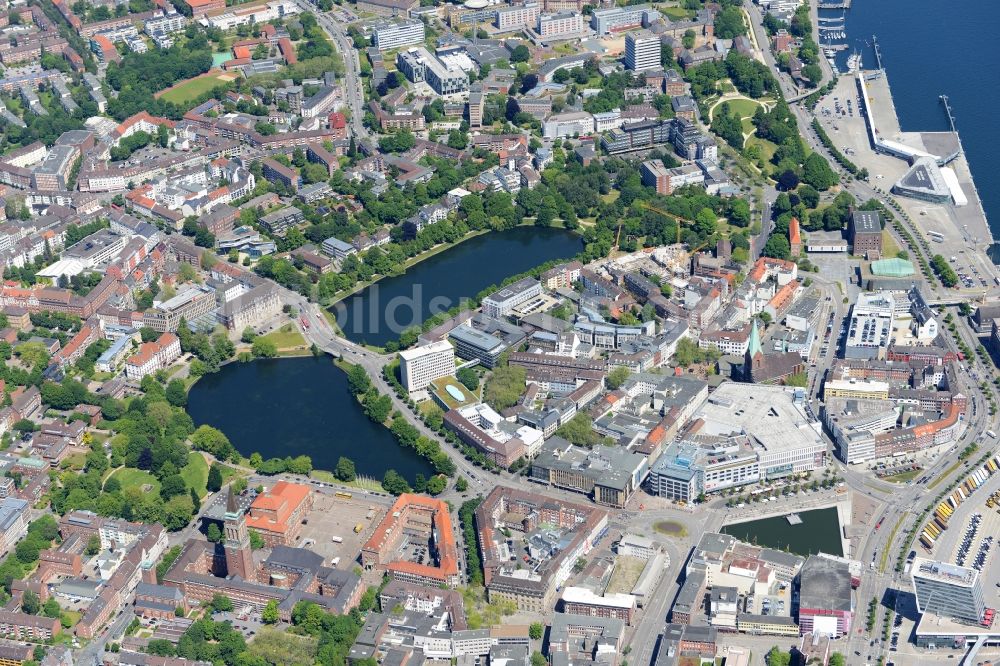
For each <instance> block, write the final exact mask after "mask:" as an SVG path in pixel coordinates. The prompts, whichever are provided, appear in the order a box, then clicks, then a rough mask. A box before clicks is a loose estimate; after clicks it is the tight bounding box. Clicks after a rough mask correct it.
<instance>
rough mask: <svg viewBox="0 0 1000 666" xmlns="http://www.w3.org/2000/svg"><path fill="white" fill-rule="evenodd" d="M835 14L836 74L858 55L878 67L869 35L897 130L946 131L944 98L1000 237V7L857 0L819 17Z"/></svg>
mask: <svg viewBox="0 0 1000 666" xmlns="http://www.w3.org/2000/svg"><path fill="white" fill-rule="evenodd" d="M840 16H843V17H844V18H845V22H844V25H845V26H846V38H844V39H841V40H839V41H840V42H842V43H846V44H847V45H848V47H849V48H848V49H847V50H845V51H840V52H839V53H838V55H837V62H838V64H839V65H840V69H841V71H845V70H846V63H847V58H848V57H849V56H850V54H851V53H852V52H854V51H855V50H857V52H858V53H859V54H861V56H862V58H863V63H864V67H865V68H866V69H875V68H876V67H877V63H876V58H875V52H874V48H873V43H872V36H873V35H874V36H875V37H876V38H877V40H878V45H879V49H880V51H881V56H882V66H883V67H884V68H885V70H886V72H887V73H888V75H889V79H890V81H891V83H892V96H893V101H894V103H895V107H896V112H897V115H898V117H899V123H900V129H901V130H902V131H904V132H934V131H948V130H949V129H950V126H949V125H948V117H947V115H946V114H945V111H944V107H943V106H942V104H941V102H940V100H939V96H940V95H947V96H948V100H949V103H950V104H951V107H952V112H953V113H954V115H955V123H956V128H957V129H958V131H959V134H960V135H961V138H962V146H963V147H964V149H965V153H966V159H967V161H968V163H969V167H970V169H971V171H972V176H973V178H974V179H975V182H976V186H977V189H978V191H979V196H980V198H981V200H982V205H983V209H984V210H985V212H986V217H987V220H988V221H989V223H990V229H991V231H992V232H993V237H994V238H1000V170H998V169H996V168H995V167H994V166H993V165H992V163H991V162H992V160H993V158H994V156H995V154H996V151H997V150H998V149H1000V138H998V135H997V133H996V131H995V125H994V122H993V115H994V113H995V111H996V108H997V106H998V104H1000V87H998V83H1000V81H998V79H997V76H996V72H997V71H998V70H1000V50H998V49H997V48H996V30H997V28H998V27H1000V3H996V2H984V3H975V4H969V5H962V6H958V5H954V4H948V3H941V2H933V1H932V0H856V1H855V2H854V3H852V5H851V8H850V9H848V10H830V11H821V12H820V17H821V18H823V19H825V20H829V19H833V18H836V17H840ZM823 23H824V22H823V21H821V22H820V25H823ZM828 25H829V23H828ZM833 25H836V23H833ZM994 261H996V259H994Z"/></svg>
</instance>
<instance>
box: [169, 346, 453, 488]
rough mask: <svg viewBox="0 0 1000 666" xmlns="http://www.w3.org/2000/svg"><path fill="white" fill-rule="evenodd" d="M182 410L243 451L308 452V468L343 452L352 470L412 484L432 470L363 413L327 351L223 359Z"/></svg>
mask: <svg viewBox="0 0 1000 666" xmlns="http://www.w3.org/2000/svg"><path fill="white" fill-rule="evenodd" d="M187 411H188V413H189V414H190V415H191V418H192V419H194V422H195V424H196V425H201V424H203V423H207V424H208V425H211V426H214V427H216V428H218V429H219V430H221V431H222V432H224V433H225V434H226V436H227V437H229V440H230V441H231V442H232V443H233V445H234V446H235V447H236V448H237V449H238V450H239V451H240V453H242V454H243V455H245V456H249V455H250V454H252V453H254V452H258V453H260V454H261V455H262V456H263V457H264V458H265V459H266V458H284V457H286V456H293V457H294V456H298V455H307V456H309V457H310V458H312V461H313V467H315V468H316V469H325V470H333V468H334V467H335V466H336V464H337V460H338V459H339V458H340V456H346V457H348V458H350V459H351V460H353V461H354V464H355V467H356V469H357V472H358V474H361V475H366V476H370V477H373V478H375V479H378V480H381V479H382V476H383V475H384V474H385V471H386V470H387V469H395V470H396V471H397V472H399V473H400V474H402V475H403V476H405V477H406V478H407V479H409V480H410V481H411V482H412V481H413V478H414V476H415V475H416V474H418V473H420V474H423V475H424V476H427V477H429V476H431V475H432V474H433V473H434V469H433V468H432V467H431V465H430V463H428V462H427V461H426V460H424V459H423V458H421V457H420V456H418V455H417V454H416V452H414V451H413V450H412V449H404V448H403V447H401V446H400V445H399V444H398V443H397V442H396V439H395V437H393V436H392V433H390V432H389V430H388V429H387V428H385V427H383V426H382V425H381V424H378V423H373V422H372V421H370V420H369V419H368V417H367V416H365V414H364V412H363V411H362V408H361V405H359V404H358V402H357V401H356V400H355V398H354V396H352V395H351V392H350V390H349V389H348V387H347V374H346V373H344V372H343V371H341V370H340V369H339V368H337V366H335V365H334V364H333V363H332V361H331V360H330V357H328V356H322V357H318V358H314V357H300V358H283V359H262V360H257V361H252V362H250V363H230V364H228V365H226V366H224V367H223V368H222V369H221V370H220V371H219V372H216V373H214V374H210V375H205V376H204V377H202V378H201V379H199V380H198V382H197V383H196V384H195V385H194V387H192V389H191V393H190V395H189V397H188V406H187Z"/></svg>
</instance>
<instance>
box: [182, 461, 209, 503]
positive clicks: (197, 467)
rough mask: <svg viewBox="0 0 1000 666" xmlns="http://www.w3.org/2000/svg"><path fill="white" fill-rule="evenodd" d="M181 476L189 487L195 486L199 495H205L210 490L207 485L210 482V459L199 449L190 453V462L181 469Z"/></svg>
mask: <svg viewBox="0 0 1000 666" xmlns="http://www.w3.org/2000/svg"><path fill="white" fill-rule="evenodd" d="M181 478H182V479H184V483H186V484H187V486H188V488H194V489H195V491H196V492H197V493H198V497H204V496H205V495H206V494H207V493H208V490H207V489H206V487H205V485H206V484H207V483H208V461H206V460H205V456H203V455H202V454H201V453H199V452H198V451H192V452H190V453H189V454H188V464H187V465H185V466H184V468H183V469H182V470H181Z"/></svg>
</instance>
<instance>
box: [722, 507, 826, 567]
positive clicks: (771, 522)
mask: <svg viewBox="0 0 1000 666" xmlns="http://www.w3.org/2000/svg"><path fill="white" fill-rule="evenodd" d="M798 514H799V517H800V518H801V519H802V523H801V524H800V525H790V524H789V523H788V519H787V518H785V516H784V515H781V516H774V517H772V518H763V519H761V520H752V521H750V522H747V523H737V524H735V525H726V526H725V527H723V528H722V532H723V534H730V535H732V536H734V537H736V538H737V539H739V540H740V541H745V542H746V543H752V544H756V545H758V546H763V547H766V548H774V549H775V550H785V549H786V548H787V549H788V551H789V552H792V553H795V554H797V555H802V556H803V557H807V556H809V555H811V554H814V553H818V552H819V551H823V552H824V553H828V554H830V555H840V556H842V555H843V554H844V552H843V547H842V545H841V541H840V522H839V521H838V519H837V508H836V507H830V508H828V509H814V510H813V511H800V512H798Z"/></svg>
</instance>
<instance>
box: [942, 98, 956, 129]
mask: <svg viewBox="0 0 1000 666" xmlns="http://www.w3.org/2000/svg"><path fill="white" fill-rule="evenodd" d="M941 103H942V104H944V112H945V113H947V114H948V124H949V125H951V131H952V132H954V133H955V134H958V130H957V129H955V116H953V115H952V113H951V104H949V103H948V96H947V95H941Z"/></svg>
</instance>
